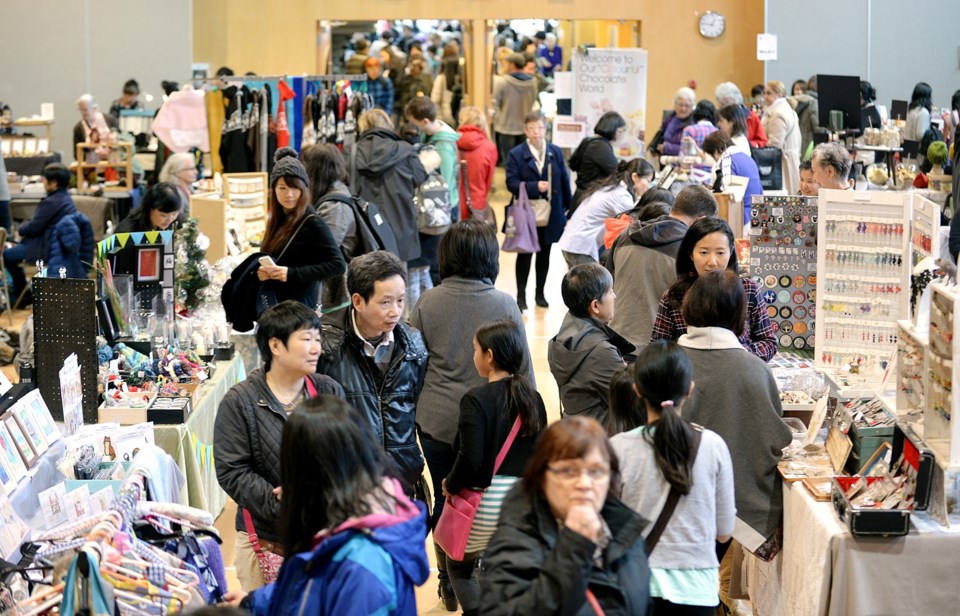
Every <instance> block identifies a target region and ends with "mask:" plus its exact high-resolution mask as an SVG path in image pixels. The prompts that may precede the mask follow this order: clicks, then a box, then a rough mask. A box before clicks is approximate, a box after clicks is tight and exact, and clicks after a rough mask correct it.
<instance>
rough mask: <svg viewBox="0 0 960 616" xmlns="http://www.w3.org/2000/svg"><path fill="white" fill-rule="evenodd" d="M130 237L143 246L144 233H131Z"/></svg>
mask: <svg viewBox="0 0 960 616" xmlns="http://www.w3.org/2000/svg"><path fill="white" fill-rule="evenodd" d="M130 237H131V238H133V241H134V242H135V243H136V244H142V243H143V233H141V232H139V231H137V232H136V233H131V234H130Z"/></svg>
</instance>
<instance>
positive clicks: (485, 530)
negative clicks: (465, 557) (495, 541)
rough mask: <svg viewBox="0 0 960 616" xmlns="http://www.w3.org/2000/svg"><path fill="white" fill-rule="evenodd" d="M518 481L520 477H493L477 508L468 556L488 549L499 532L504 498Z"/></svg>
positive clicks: (468, 546)
mask: <svg viewBox="0 0 960 616" xmlns="http://www.w3.org/2000/svg"><path fill="white" fill-rule="evenodd" d="M518 479H519V477H508V476H506V475H494V476H493V480H492V481H491V482H490V487H489V488H487V489H486V491H485V492H484V493H483V498H482V499H481V500H480V505H479V506H478V507H477V515H476V517H474V518H473V526H471V527H470V537H469V538H467V549H466V553H467V554H473V553H476V552H482V551H483V550H484V549H486V547H487V544H488V543H490V538H491V537H493V533H494V531H496V530H497V520H498V519H500V507H501V506H502V505H503V497H504V496H506V495H507V492H509V491H510V488H512V487H513V484H515V483H516V482H517V480H518Z"/></svg>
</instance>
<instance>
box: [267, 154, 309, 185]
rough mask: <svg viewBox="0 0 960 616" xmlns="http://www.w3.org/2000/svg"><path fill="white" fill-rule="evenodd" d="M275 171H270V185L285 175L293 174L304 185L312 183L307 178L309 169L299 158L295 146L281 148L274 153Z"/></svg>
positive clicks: (275, 183)
mask: <svg viewBox="0 0 960 616" xmlns="http://www.w3.org/2000/svg"><path fill="white" fill-rule="evenodd" d="M273 161H274V162H273V171H271V172H270V187H271V188H273V187H274V186H276V185H277V180H279V179H280V178H282V177H284V176H291V175H292V176H293V177H295V178H298V179H299V180H300V181H302V182H303V185H304V186H307V185H308V184H310V181H309V179H307V170H306V169H305V168H304V166H303V163H301V162H300V160H299V159H298V158H297V151H296V150H294V149H293V148H279V149H277V151H276V152H274V154H273Z"/></svg>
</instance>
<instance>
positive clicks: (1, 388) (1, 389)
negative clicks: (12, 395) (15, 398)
mask: <svg viewBox="0 0 960 616" xmlns="http://www.w3.org/2000/svg"><path fill="white" fill-rule="evenodd" d="M11 389H13V383H11V382H10V379H8V378H7V375H6V374H4V373H3V372H0V396H3V395H6V393H7V392H8V391H10V390H11Z"/></svg>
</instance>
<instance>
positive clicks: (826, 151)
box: [811, 142, 853, 190]
mask: <svg viewBox="0 0 960 616" xmlns="http://www.w3.org/2000/svg"><path fill="white" fill-rule="evenodd" d="M811 165H812V167H813V177H814V180H815V181H816V183H817V184H819V185H820V188H826V189H829V190H851V189H852V188H853V186H852V185H851V184H852V183H851V182H850V180H849V177H850V169H851V167H853V160H852V159H851V158H850V153H849V152H847V148H845V147H843V146H842V145H840V144H839V143H836V142H830V143H821V144H820V145H818V146H817V147H815V148H814V149H813V158H812V159H811Z"/></svg>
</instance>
